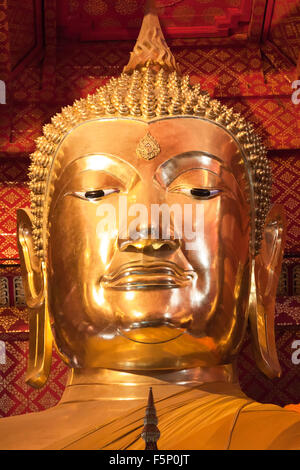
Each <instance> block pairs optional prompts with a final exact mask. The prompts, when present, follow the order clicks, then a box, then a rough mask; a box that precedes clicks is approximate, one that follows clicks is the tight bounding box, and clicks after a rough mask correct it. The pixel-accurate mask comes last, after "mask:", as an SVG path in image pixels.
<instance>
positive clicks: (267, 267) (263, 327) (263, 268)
mask: <svg viewBox="0 0 300 470" xmlns="http://www.w3.org/2000/svg"><path fill="white" fill-rule="evenodd" d="M285 225H286V224H285V216H284V211H283V209H282V207H281V206H278V205H276V206H273V207H272V208H271V210H270V211H269V213H268V215H267V218H266V223H265V227H264V231H263V238H262V245H261V249H260V252H259V254H258V255H257V256H256V257H255V259H254V260H253V261H252V268H251V289H250V297H249V320H250V327H251V335H252V340H253V346H254V354H255V360H256V364H257V366H258V367H259V369H260V370H261V371H262V372H263V373H264V374H265V375H267V376H268V377H269V378H275V377H279V376H280V374H281V368H280V364H279V361H278V356H277V351H276V343H275V331H274V316H275V299H276V291H277V285H278V280H279V276H280V271H281V264H282V256H283V251H284V244H285Z"/></svg>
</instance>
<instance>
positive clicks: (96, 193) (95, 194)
mask: <svg viewBox="0 0 300 470" xmlns="http://www.w3.org/2000/svg"><path fill="white" fill-rule="evenodd" d="M103 196H105V192H104V191H103V189H97V190H96V191H87V192H86V193H85V195H84V197H86V198H87V199H98V198H100V197H103Z"/></svg>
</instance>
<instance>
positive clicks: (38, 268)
mask: <svg viewBox="0 0 300 470" xmlns="http://www.w3.org/2000/svg"><path fill="white" fill-rule="evenodd" d="M32 219H33V216H32V214H31V213H30V211H29V210H27V209H19V210H18V212H17V225H18V248H19V254H20V263H21V272H22V279H23V285H24V291H25V298H26V303H27V305H28V307H29V308H30V317H29V359H28V367H27V374H26V382H27V383H28V384H29V385H31V386H32V387H35V388H40V387H42V386H43V385H44V384H45V383H46V381H47V379H48V376H49V372H50V366H51V359H52V332H51V327H50V319H49V312H48V305H47V278H46V270H45V264H44V263H43V262H41V260H40V259H39V258H38V257H37V256H36V254H35V252H34V244H33V237H32V227H33V223H32Z"/></svg>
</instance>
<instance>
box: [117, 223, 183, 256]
mask: <svg viewBox="0 0 300 470" xmlns="http://www.w3.org/2000/svg"><path fill="white" fill-rule="evenodd" d="M153 233H154V230H153V227H147V228H143V229H140V230H139V231H138V232H135V233H134V234H129V237H128V238H127V239H119V240H118V242H119V250H120V251H127V252H138V253H145V254H149V255H151V254H153V255H154V254H163V253H164V252H170V251H172V252H174V251H175V250H177V248H178V247H179V245H180V243H179V240H176V239H174V238H172V237H170V239H163V238H161V239H160V238H155V239H153V238H151V234H152V236H153Z"/></svg>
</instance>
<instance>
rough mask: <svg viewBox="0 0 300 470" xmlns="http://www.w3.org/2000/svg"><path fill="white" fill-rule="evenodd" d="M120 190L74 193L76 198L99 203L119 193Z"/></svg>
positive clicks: (95, 190)
mask: <svg viewBox="0 0 300 470" xmlns="http://www.w3.org/2000/svg"><path fill="white" fill-rule="evenodd" d="M119 192H120V190H119V189H116V188H110V189H91V190H90V191H86V192H79V191H78V192H75V193H73V194H74V196H77V197H80V198H81V199H85V200H89V201H99V200H100V199H103V198H104V197H106V196H109V195H110V194H113V193H119Z"/></svg>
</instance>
